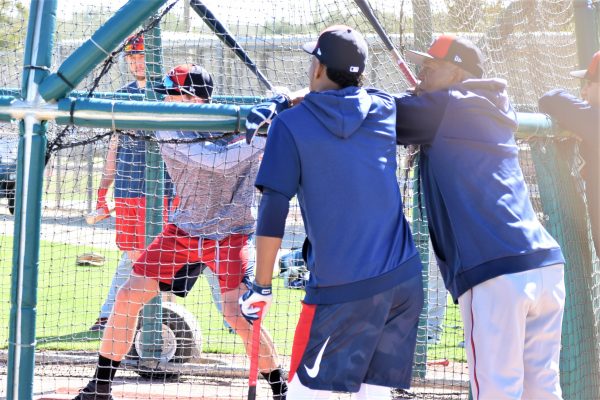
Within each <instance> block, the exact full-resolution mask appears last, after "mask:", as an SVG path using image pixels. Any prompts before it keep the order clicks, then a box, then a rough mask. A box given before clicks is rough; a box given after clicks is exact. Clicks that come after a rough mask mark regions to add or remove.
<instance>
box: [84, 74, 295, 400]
mask: <svg viewBox="0 0 600 400" xmlns="http://www.w3.org/2000/svg"><path fill="white" fill-rule="evenodd" d="M212 82H213V81H212V78H211V76H210V75H209V74H208V72H206V70H204V69H203V68H201V67H199V66H197V65H191V64H186V65H179V66H177V67H175V68H173V69H172V70H171V71H170V72H169V74H168V75H167V76H166V77H165V79H164V81H163V84H162V85H161V86H160V87H157V88H156V89H155V90H156V91H157V92H158V93H164V94H166V95H167V96H166V97H165V101H168V102H187V103H204V102H208V101H210V98H211V95H212V90H213V83H212ZM156 136H157V138H158V139H159V140H163V141H171V140H172V139H180V140H181V141H187V142H188V143H180V144H168V143H164V144H162V145H161V147H160V151H161V155H162V157H163V159H164V161H165V164H166V167H167V170H168V171H169V174H170V175H171V177H172V180H173V182H174V183H175V187H176V190H177V193H178V196H179V197H180V204H179V207H178V209H177V210H176V211H175V213H174V215H173V218H172V222H171V223H169V224H167V225H166V226H165V227H164V230H163V232H162V233H161V234H160V235H159V236H158V237H157V238H156V239H155V240H154V241H153V242H152V243H151V244H150V246H149V247H148V248H147V249H146V250H145V251H144V252H143V253H142V255H141V256H140V257H139V259H138V260H137V261H136V262H135V263H134V265H133V272H132V273H131V275H130V277H129V279H128V281H127V282H126V283H125V284H124V285H123V286H122V287H121V288H120V289H119V292H118V293H117V298H116V302H115V305H114V309H113V311H112V314H111V316H110V317H109V320H108V323H107V326H106V329H105V330H104V336H103V338H102V343H101V346H100V354H99V361H98V366H97V369H96V373H95V374H94V378H93V379H92V380H91V381H90V382H89V383H88V385H87V386H86V387H85V388H84V389H82V391H81V392H80V394H79V395H78V396H77V397H76V399H78V400H91V399H95V400H107V399H112V396H111V394H110V391H111V383H112V380H113V378H114V375H115V372H116V370H117V368H118V366H119V364H120V362H121V360H122V359H123V357H124V356H125V354H127V352H128V351H129V348H130V347H131V343H132V340H133V334H134V332H135V327H136V324H137V316H138V312H139V311H140V309H141V307H142V306H143V305H144V304H146V303H147V302H148V301H150V300H151V299H152V298H154V297H155V296H156V295H158V294H159V293H160V292H161V291H171V292H173V293H175V294H176V295H178V296H185V295H186V294H187V293H188V292H189V290H190V289H191V288H192V286H193V284H194V283H195V281H196V279H197V278H198V275H199V274H200V273H201V270H202V269H203V268H210V269H211V270H212V271H213V272H214V273H215V275H216V276H217V277H218V279H219V285H220V289H221V293H222V299H223V305H222V306H223V315H224V317H225V319H226V320H227V322H228V323H229V324H230V325H231V326H232V327H233V329H234V330H235V332H236V333H237V334H238V335H239V336H240V337H241V339H242V340H243V343H244V345H245V346H246V348H247V350H248V352H249V351H250V341H251V336H252V335H251V326H250V324H249V323H248V322H247V321H246V320H245V319H244V318H242V317H241V315H240V310H239V307H238V304H237V300H238V297H239V296H240V295H241V294H242V293H243V292H244V291H245V290H246V289H247V285H246V282H247V279H248V278H247V275H248V274H250V273H251V271H248V259H249V256H250V255H249V246H248V236H249V235H250V234H252V233H253V232H254V225H255V219H254V217H253V216H252V214H251V205H252V200H253V195H254V188H253V185H252V184H253V180H254V177H255V175H256V170H257V168H258V161H259V157H260V155H261V154H262V152H263V148H264V143H265V139H264V138H258V139H257V140H255V141H254V142H253V143H252V145H248V144H246V142H245V140H244V137H243V135H236V136H233V137H232V138H229V139H221V140H218V141H208V140H204V139H206V137H205V136H204V135H203V134H201V133H198V132H157V133H156ZM208 136H210V134H208ZM190 140H197V141H195V142H191V143H190ZM260 354H261V357H260V358H259V370H260V371H261V374H262V375H263V377H265V379H267V380H268V382H269V384H270V386H271V388H272V390H273V398H274V399H276V400H284V399H285V393H286V390H287V385H286V383H285V378H284V377H283V371H282V370H281V369H280V368H279V367H278V365H279V364H278V361H277V355H276V353H275V350H274V347H273V343H272V340H271V338H270V335H269V334H268V332H266V331H265V330H263V331H262V334H261V342H260Z"/></svg>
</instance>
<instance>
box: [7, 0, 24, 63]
mask: <svg viewBox="0 0 600 400" xmlns="http://www.w3.org/2000/svg"><path fill="white" fill-rule="evenodd" d="M28 18H29V12H28V10H27V9H26V8H25V6H24V5H23V4H22V3H20V2H16V1H14V0H0V32H2V35H0V52H2V51H14V50H17V49H22V48H23V43H24V42H25V36H26V34H27V19H28Z"/></svg>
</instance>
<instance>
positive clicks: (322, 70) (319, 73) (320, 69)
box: [314, 61, 327, 79]
mask: <svg viewBox="0 0 600 400" xmlns="http://www.w3.org/2000/svg"><path fill="white" fill-rule="evenodd" d="M326 69H327V67H326V66H325V64H321V63H320V62H318V61H317V67H316V68H315V76H314V78H315V79H321V78H323V77H324V76H325V75H326V74H327V72H326Z"/></svg>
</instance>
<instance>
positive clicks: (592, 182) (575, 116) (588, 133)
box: [539, 51, 600, 254]
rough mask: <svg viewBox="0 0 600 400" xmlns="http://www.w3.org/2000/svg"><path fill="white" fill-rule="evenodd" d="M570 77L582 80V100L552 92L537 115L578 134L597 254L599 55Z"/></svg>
mask: <svg viewBox="0 0 600 400" xmlns="http://www.w3.org/2000/svg"><path fill="white" fill-rule="evenodd" d="M571 76H574V77H576V78H579V79H581V80H582V84H583V86H582V87H581V99H579V98H577V97H575V96H573V95H571V94H570V93H568V92H567V91H566V90H562V89H555V90H552V91H550V92H548V93H546V94H545V95H544V96H542V98H541V99H540V100H539V105H540V111H541V112H544V113H547V114H549V115H550V116H551V117H552V118H554V119H555V120H556V121H557V122H558V125H559V126H560V127H561V128H563V129H566V130H568V131H571V132H573V133H576V134H578V135H579V136H580V137H581V139H582V140H583V145H582V146H580V148H579V149H580V151H581V155H582V157H583V159H584V161H585V163H584V165H583V168H582V170H581V175H582V177H583V179H584V180H585V196H586V199H587V204H588V209H589V213H590V219H591V221H592V224H591V225H592V236H593V240H594V247H595V248H596V254H598V252H600V180H599V178H598V171H600V163H599V162H598V159H599V158H600V157H599V156H600V51H599V52H597V53H596V54H594V56H593V57H592V60H591V61H590V64H589V66H588V68H587V69H584V70H579V71H573V72H571Z"/></svg>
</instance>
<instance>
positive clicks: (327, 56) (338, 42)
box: [302, 25, 369, 75]
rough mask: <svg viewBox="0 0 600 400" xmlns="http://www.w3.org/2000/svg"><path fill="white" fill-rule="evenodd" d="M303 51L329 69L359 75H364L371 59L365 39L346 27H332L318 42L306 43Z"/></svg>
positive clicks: (322, 33) (325, 31)
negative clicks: (368, 60) (368, 59)
mask: <svg viewBox="0 0 600 400" xmlns="http://www.w3.org/2000/svg"><path fill="white" fill-rule="evenodd" d="M302 49H303V50H304V51H306V52H307V53H309V54H312V55H313V56H315V57H317V59H318V60H319V61H320V62H321V64H325V65H326V66H327V68H331V69H334V70H337V71H342V72H350V73H355V74H357V75H360V74H362V73H363V71H364V70H365V65H366V63H367V58H368V57H369V49H368V46H367V42H366V41H365V38H363V36H362V35H361V34H360V33H359V32H358V31H357V30H355V29H352V28H350V27H349V26H346V25H334V26H330V27H329V28H327V29H325V30H324V31H323V32H321V34H320V35H319V39H318V40H317V41H316V42H310V43H306V44H304V45H303V46H302Z"/></svg>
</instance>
